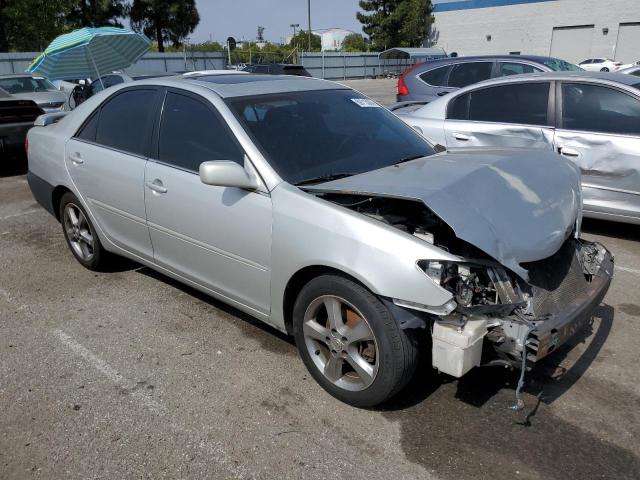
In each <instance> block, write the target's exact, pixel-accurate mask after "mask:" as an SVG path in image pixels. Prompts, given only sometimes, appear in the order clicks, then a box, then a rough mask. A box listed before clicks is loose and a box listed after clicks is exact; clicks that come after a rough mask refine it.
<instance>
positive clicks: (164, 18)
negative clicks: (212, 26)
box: [130, 0, 200, 52]
mask: <svg viewBox="0 0 640 480" xmlns="http://www.w3.org/2000/svg"><path fill="white" fill-rule="evenodd" d="M130 16H131V27H132V28H133V29H134V30H135V31H137V32H143V33H144V34H145V35H146V36H148V37H150V38H153V39H155V40H156V42H157V43H158V51H159V52H164V44H165V42H171V43H172V44H173V45H174V46H179V45H181V44H182V42H183V41H184V39H185V38H186V37H187V36H188V35H189V34H190V33H192V32H193V31H194V30H195V28H196V27H197V26H198V23H200V15H199V14H198V9H197V8H196V4H195V0H133V5H132V6H131V12H130Z"/></svg>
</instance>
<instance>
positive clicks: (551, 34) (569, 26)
mask: <svg viewBox="0 0 640 480" xmlns="http://www.w3.org/2000/svg"><path fill="white" fill-rule="evenodd" d="M432 3H433V6H434V8H433V12H434V17H435V23H434V26H433V30H432V32H431V33H430V35H429V37H428V39H427V43H429V44H435V45H437V46H439V47H442V48H444V49H445V50H446V51H447V52H448V53H452V52H457V53H458V54H459V55H481V54H508V53H522V54H533V55H550V56H553V57H558V58H562V59H565V60H568V61H570V62H574V63H578V62H581V61H583V60H585V59H587V58H597V57H605V58H612V59H615V60H619V61H621V62H623V63H630V62H635V61H637V60H640V0H432Z"/></svg>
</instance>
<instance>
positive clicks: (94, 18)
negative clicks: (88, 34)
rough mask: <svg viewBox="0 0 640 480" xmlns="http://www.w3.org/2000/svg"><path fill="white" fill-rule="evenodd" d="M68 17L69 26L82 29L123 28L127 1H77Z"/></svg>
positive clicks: (73, 3) (74, 2)
mask: <svg viewBox="0 0 640 480" xmlns="http://www.w3.org/2000/svg"><path fill="white" fill-rule="evenodd" d="M71 3H72V5H73V7H72V9H71V11H70V12H69V15H68V22H69V25H72V26H73V27H74V28H82V27H122V23H120V19H121V18H122V17H124V16H126V14H127V8H128V6H127V2H126V1H125V0H76V1H73V2H71Z"/></svg>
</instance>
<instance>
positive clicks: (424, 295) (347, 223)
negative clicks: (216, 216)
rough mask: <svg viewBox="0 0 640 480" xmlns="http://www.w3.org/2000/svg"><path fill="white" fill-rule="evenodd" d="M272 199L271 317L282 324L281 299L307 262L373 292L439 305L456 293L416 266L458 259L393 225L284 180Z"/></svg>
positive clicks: (308, 264)
mask: <svg viewBox="0 0 640 480" xmlns="http://www.w3.org/2000/svg"><path fill="white" fill-rule="evenodd" d="M271 195H272V202H273V250H272V265H273V270H272V279H271V295H272V302H271V305H272V313H271V315H272V321H273V323H274V324H276V325H279V326H281V327H283V328H284V312H283V297H284V292H285V289H286V286H287V284H288V282H289V280H290V279H291V278H292V277H293V275H294V274H295V273H296V272H298V271H300V270H301V269H303V268H305V267H309V266H326V267H331V268H334V269H336V270H340V271H342V272H344V273H346V274H348V275H350V276H352V277H353V278H355V279H357V280H358V281H360V282H361V283H362V284H363V285H365V286H366V287H367V288H368V289H369V290H371V291H372V292H373V293H375V294H377V295H380V296H383V297H388V298H398V299H401V300H406V301H410V302H414V303H420V304H423V305H433V306H440V305H443V304H445V303H446V302H448V301H449V300H450V299H451V298H452V295H451V293H449V292H448V291H446V290H445V289H443V288H441V287H440V286H439V285H436V283H435V282H433V281H432V280H431V279H429V278H428V277H427V276H426V275H425V273H424V272H423V271H422V270H421V269H420V268H419V267H418V266H417V265H416V262H417V261H418V260H421V259H433V260H449V261H455V260H459V259H458V257H456V256H454V255H451V254H449V253H447V252H445V251H443V250H441V249H439V248H437V247H435V246H433V245H430V244H428V243H426V242H423V241H422V240H419V239H417V238H414V237H412V236H410V235H407V234H406V233H403V232H401V231H399V230H397V229H395V228H393V227H391V226H389V225H386V224H384V223H382V222H379V221H377V220H374V219H371V218H368V217H366V216H364V215H361V214H359V213H356V212H353V211H351V210H348V209H346V208H343V207H339V206H337V205H334V204H332V203H330V202H327V201H325V200H322V199H319V198H317V197H315V196H313V195H311V194H307V193H305V192H302V191H301V190H299V189H298V188H296V187H293V186H291V185H288V184H286V183H283V184H281V185H279V186H278V187H277V188H276V189H274V190H273V191H272V192H271Z"/></svg>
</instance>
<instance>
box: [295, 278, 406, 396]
mask: <svg viewBox="0 0 640 480" xmlns="http://www.w3.org/2000/svg"><path fill="white" fill-rule="evenodd" d="M294 333H295V337H296V344H297V346H298V351H299V353H300V356H301V357H302V359H303V361H304V363H305V365H306V367H307V369H308V370H309V372H310V373H311V375H312V376H313V377H314V378H315V379H316V381H317V382H318V383H319V384H320V385H321V386H322V387H323V388H324V389H325V390H327V392H329V393H330V394H331V395H333V396H334V397H336V398H338V399H340V400H342V401H343V402H346V403H349V404H351V405H354V406H358V407H371V406H374V405H378V404H380V403H382V402H384V401H385V400H388V399H389V398H391V397H392V396H393V395H394V394H395V393H397V392H398V391H399V390H400V389H401V388H402V387H403V386H404V385H405V384H406V383H407V382H408V380H409V379H410V378H411V376H412V374H413V371H414V369H415V364H416V357H417V349H416V346H415V342H414V339H413V338H412V337H411V336H410V335H409V334H408V332H406V331H403V330H401V329H400V328H399V327H398V324H397V322H396V321H395V320H394V319H393V317H392V316H391V314H390V313H389V311H388V310H387V308H386V307H385V306H384V305H383V304H382V302H380V300H379V299H378V298H377V297H376V296H374V295H373V294H372V293H371V292H369V291H368V290H367V289H365V288H364V287H362V286H361V285H359V284H357V283H355V282H353V281H351V280H349V279H347V278H344V277H341V276H337V275H323V276H321V277H318V278H316V279H314V280H312V281H311V282H309V283H308V284H307V285H306V286H305V287H304V288H303V289H302V291H301V292H300V295H299V296H298V299H297V300H296V304H295V306H294Z"/></svg>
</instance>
